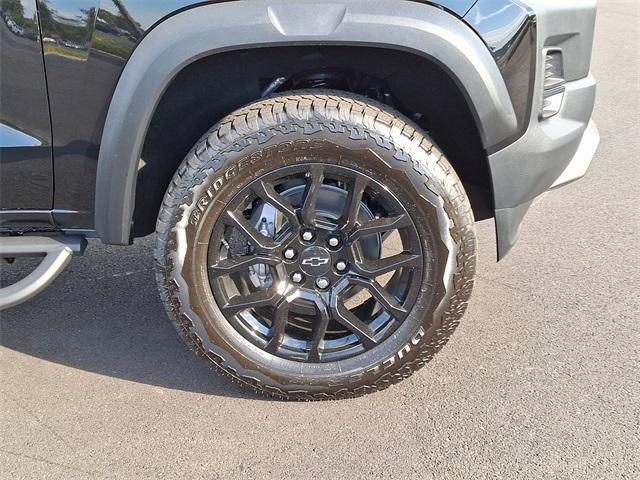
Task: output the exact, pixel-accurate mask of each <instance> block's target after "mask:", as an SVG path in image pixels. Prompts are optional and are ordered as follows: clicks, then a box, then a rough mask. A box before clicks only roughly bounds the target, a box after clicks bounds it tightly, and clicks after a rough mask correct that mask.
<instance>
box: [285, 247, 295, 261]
mask: <svg viewBox="0 0 640 480" xmlns="http://www.w3.org/2000/svg"><path fill="white" fill-rule="evenodd" d="M283 255H284V258H286V259H287V260H291V259H292V258H294V257H295V256H296V251H295V250H294V249H293V248H287V249H286V250H285V251H284V253H283Z"/></svg>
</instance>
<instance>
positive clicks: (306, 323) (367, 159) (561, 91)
mask: <svg viewBox="0 0 640 480" xmlns="http://www.w3.org/2000/svg"><path fill="white" fill-rule="evenodd" d="M0 9H1V15H0V42H1V45H2V48H1V49H0V72H1V74H0V257H3V258H4V259H6V260H7V261H8V262H9V263H11V261H12V259H14V258H15V257H19V256H36V257H38V256H39V257H43V258H42V262H41V263H40V264H39V265H38V266H37V267H36V268H35V269H34V270H33V272H31V273H30V274H29V275H27V277H25V278H23V279H22V280H20V281H17V282H16V283H14V284H11V285H7V286H5V287H3V288H1V289H0V308H2V309H8V308H11V307H13V306H15V305H17V304H19V303H21V302H23V301H25V300H27V299H29V298H31V297H32V296H34V295H35V294H37V293H38V292H39V291H41V290H42V289H43V288H45V287H46V286H47V285H48V284H49V283H50V282H51V281H53V280H54V279H55V277H56V276H57V275H58V274H59V273H60V272H61V271H63V269H64V268H65V266H66V265H67V264H68V262H69V261H70V260H71V258H72V257H73V255H74V254H82V253H83V252H84V250H85V246H86V245H87V240H86V239H88V238H95V239H99V240H100V241H102V242H104V243H105V244H111V245H122V246H127V245H131V244H132V243H133V242H134V241H135V239H136V238H140V237H144V236H148V235H151V234H155V239H156V240H155V242H156V244H155V245H156V246H155V268H156V272H157V275H156V276H157V282H158V286H159V291H160V296H161V298H162V301H163V302H164V304H165V306H166V310H167V312H168V316H169V317H170V319H171V320H172V321H173V323H174V325H175V327H176V329H177V331H178V333H179V335H181V337H182V338H183V339H184V341H185V342H186V343H187V345H189V346H190V347H191V349H193V351H194V352H195V353H196V354H197V355H199V356H200V357H202V358H203V359H204V360H205V361H206V362H208V363H209V364H210V366H211V367H212V368H213V369H214V370H216V371H218V372H220V373H221V374H223V375H226V376H227V377H229V378H230V379H231V380H232V381H235V382H238V383H239V384H241V385H243V386H245V387H247V388H250V389H252V390H254V391H256V392H258V393H261V394H264V395H268V396H272V397H276V398H279V399H291V400H322V399H338V398H344V397H353V396H357V395H361V394H364V393H368V392H373V391H377V390H380V389H383V388H385V387H387V386H389V385H391V384H393V383H396V382H398V381H400V380H402V379H404V378H406V377H408V376H409V375H411V374H412V373H413V372H414V371H416V370H417V369H419V368H420V367H422V366H423V365H425V363H427V362H428V361H429V360H430V359H431V358H432V357H433V355H434V354H435V353H436V352H437V351H438V350H440V349H441V348H442V347H443V345H444V344H445V343H446V342H447V340H448V339H449V337H450V336H451V334H452V333H453V331H454V330H455V328H456V326H457V325H458V324H459V322H460V320H461V318H462V316H463V314H464V312H465V309H466V307H467V303H468V301H469V298H470V295H471V291H472V286H473V278H474V273H475V268H476V255H477V248H476V236H475V226H474V224H475V222H476V221H478V220H483V219H493V220H494V222H495V227H496V240H497V241H496V243H497V245H496V247H497V248H496V249H497V256H498V259H500V258H502V257H504V255H505V254H507V252H508V251H509V250H510V249H511V248H512V247H513V246H514V244H515V243H516V239H517V237H518V232H519V227H520V225H521V223H522V221H523V219H524V217H525V215H526V212H527V210H528V209H529V207H530V205H531V204H532V202H533V201H534V200H535V199H536V198H537V197H539V196H540V195H541V194H542V193H544V192H546V191H548V190H550V189H553V188H556V187H559V186H561V185H564V184H566V183H568V182H571V181H573V180H576V179H578V178H580V177H581V176H583V175H584V174H585V172H586V170H587V168H588V166H589V164H590V162H591V160H592V158H593V156H594V154H595V151H596V148H597V146H598V143H599V135H598V131H597V129H596V127H595V125H594V123H593V122H592V121H591V113H592V109H593V105H594V97H595V87H596V84H595V81H594V78H593V77H592V76H591V75H590V71H589V66H590V57H591V47H592V43H593V33H594V23H595V15H596V2H595V0H477V1H476V0H433V1H421V0H331V1H329V2H325V1H320V0H234V1H225V0H217V1H204V2H201V1H197V2H196V1H194V0H78V1H74V2H68V1H67V0H0ZM3 268H10V267H8V266H7V265H6V264H5V266H4V267H3ZM131 294H132V295H135V292H131ZM10 312H11V311H10V310H7V311H5V312H4V313H3V314H2V315H10V314H11V313H10ZM81 314H82V313H81V312H78V315H81Z"/></svg>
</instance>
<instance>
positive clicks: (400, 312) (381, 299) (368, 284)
mask: <svg viewBox="0 0 640 480" xmlns="http://www.w3.org/2000/svg"><path fill="white" fill-rule="evenodd" d="M349 282H350V283H353V284H354V285H361V286H363V287H365V288H366V289H367V290H369V293H371V296H372V297H373V298H375V299H376V300H377V301H378V303H380V305H382V307H383V308H384V309H385V310H386V311H387V313H389V314H390V315H392V316H393V317H395V318H396V319H398V320H404V319H405V318H406V317H407V315H408V313H409V312H407V310H405V309H404V308H402V306H401V305H400V303H399V302H398V300H396V298H395V297H394V296H393V295H391V294H389V292H387V290H385V288H384V287H383V286H382V285H380V283H378V282H377V281H376V280H370V279H365V278H361V277H354V278H352V279H350V280H349Z"/></svg>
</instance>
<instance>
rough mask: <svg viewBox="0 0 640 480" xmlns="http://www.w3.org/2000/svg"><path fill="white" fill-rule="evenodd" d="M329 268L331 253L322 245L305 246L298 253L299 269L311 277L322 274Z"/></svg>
mask: <svg viewBox="0 0 640 480" xmlns="http://www.w3.org/2000/svg"><path fill="white" fill-rule="evenodd" d="M330 268H331V255H330V254H329V252H328V251H327V250H326V249H324V248H322V247H309V248H305V249H304V250H303V251H302V254H301V255H300V269H301V270H302V271H303V272H304V273H306V274H307V275H310V276H312V277H319V276H320V275H324V274H325V273H327V272H328V271H329V269H330Z"/></svg>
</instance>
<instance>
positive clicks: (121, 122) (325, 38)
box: [95, 0, 517, 245]
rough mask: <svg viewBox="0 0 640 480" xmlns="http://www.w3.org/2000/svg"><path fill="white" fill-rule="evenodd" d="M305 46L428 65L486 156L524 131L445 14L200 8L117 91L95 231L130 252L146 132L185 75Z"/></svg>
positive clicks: (475, 42) (358, 3) (472, 40)
mask: <svg viewBox="0 0 640 480" xmlns="http://www.w3.org/2000/svg"><path fill="white" fill-rule="evenodd" d="M310 19H313V21H310ZM305 44H333V45H364V46H369V47H371V46H373V47H375V46H378V47H385V48H394V49H398V50H404V51H410V52H413V53H415V54H418V55H421V56H424V57H428V58H429V59H431V60H433V61H435V62H436V63H438V64H439V65H441V66H442V67H443V68H444V69H445V71H447V72H448V73H449V75H450V76H451V77H452V78H453V79H454V81H456V83H457V84H458V86H459V88H460V90H461V91H462V92H463V94H464V95H465V96H466V98H467V101H468V103H469V106H470V108H471V111H472V112H473V114H474V116H475V119H476V124H477V126H478V129H479V132H480V137H481V139H482V141H483V144H484V147H485V148H486V149H489V148H490V147H492V146H494V145H497V144H499V143H500V142H501V141H503V140H505V139H507V138H508V137H509V136H510V135H513V134H514V133H515V131H516V129H517V120H516V115H515V113H514V110H513V106H512V103H511V99H510V97H509V93H508V91H507V88H506V86H505V84H504V81H503V79H502V76H501V74H500V71H499V69H498V66H497V65H496V63H495V61H494V59H493V57H492V56H491V53H490V52H489V50H488V49H487V47H486V45H485V44H484V43H483V41H482V40H481V39H480V38H479V37H478V36H477V34H476V33H475V32H474V31H473V30H472V29H471V28H470V27H469V26H468V25H466V24H465V23H464V22H463V21H462V20H460V19H459V18H457V17H455V16H454V15H452V14H450V13H448V12H446V11H444V10H442V9H439V8H437V7H434V6H431V5H425V4H421V3H417V2H408V1H407V2H403V1H398V0H379V1H376V2H371V1H369V0H351V1H349V2H343V3H340V2H336V3H331V4H327V3H322V2H317V3H316V2H308V1H304V0H299V1H293V2H292V1H283V0H252V1H238V2H235V1H234V2H225V3H215V4H207V5H201V6H196V7H194V8H191V9H188V10H185V11H182V12H179V13H177V14H175V15H173V16H171V17H169V18H167V19H166V20H164V21H163V22H161V23H160V24H158V25H157V26H155V27H154V28H153V29H152V30H151V31H150V32H148V33H147V35H146V36H145V37H144V38H143V39H142V41H141V42H140V43H139V45H138V46H137V48H136V49H135V50H134V52H133V54H132V55H131V57H130V58H129V61H128V62H127V64H126V66H125V68H124V70H123V72H122V75H121V77H120V79H119V81H118V84H117V86H116V89H115V92H114V94H113V97H112V100H111V103H110V106H109V110H108V113H107V117H106V121H105V125H104V130H103V134H102V141H101V146H100V152H99V157H98V170H97V178H96V203H95V216H96V217H95V221H96V232H97V235H98V236H99V237H100V238H101V239H102V241H103V242H105V243H109V244H119V245H126V244H129V243H130V236H131V222H132V218H133V210H134V207H135V188H136V180H137V174H138V165H139V161H140V156H141V152H142V148H143V145H144V140H145V136H146V133H147V128H148V125H149V123H150V121H151V118H152V116H153V113H154V111H155V108H156V106H157V105H158V103H159V101H160V99H161V97H162V95H163V93H164V91H165V90H166V88H167V87H168V85H169V84H170V83H171V81H172V80H173V78H174V77H175V76H176V75H177V74H178V72H180V71H181V70H182V69H183V68H184V67H185V66H187V65H188V64H190V63H192V62H194V61H196V60H198V59H200V58H203V57H206V56H209V55H213V54H216V53H219V52H223V51H229V50H237V49H245V48H256V47H264V46H276V45H305Z"/></svg>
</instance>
